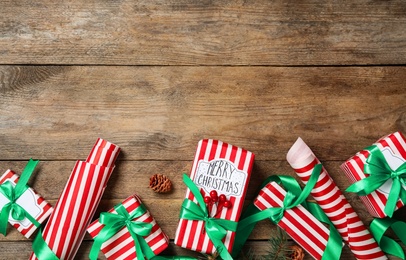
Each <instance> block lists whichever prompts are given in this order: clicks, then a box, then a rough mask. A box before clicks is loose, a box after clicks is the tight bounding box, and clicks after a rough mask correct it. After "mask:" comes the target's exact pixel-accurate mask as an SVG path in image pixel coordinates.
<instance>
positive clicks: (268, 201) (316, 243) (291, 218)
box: [254, 182, 330, 259]
mask: <svg viewBox="0 0 406 260" xmlns="http://www.w3.org/2000/svg"><path fill="white" fill-rule="evenodd" d="M285 196H286V191H285V190H284V189H283V188H282V187H281V186H280V185H278V184H277V183H276V182H270V183H268V184H267V185H265V187H264V188H262V190H261V191H260V192H259V194H258V196H257V198H256V199H255V200H254V205H255V206H256V207H257V208H258V209H259V210H261V211H262V210H265V209H268V208H275V207H282V206H283V200H284V198H285ZM278 226H279V227H281V228H282V229H283V230H285V231H286V233H287V234H289V236H290V237H291V238H292V239H293V240H295V241H296V243H298V244H299V245H300V246H301V247H302V248H303V249H305V250H306V251H307V252H308V253H309V254H310V255H311V256H312V257H313V258H315V259H321V258H322V256H323V252H324V250H325V249H326V245H327V241H328V239H329V236H330V230H329V229H328V228H327V227H325V226H324V225H323V224H322V223H321V222H320V221H319V220H317V219H316V218H315V217H314V216H313V215H312V214H311V213H310V212H309V211H308V210H307V209H305V208H304V207H303V206H302V205H298V206H297V207H295V208H292V209H288V210H286V211H285V212H284V215H283V218H282V219H281V220H280V221H279V223H278Z"/></svg>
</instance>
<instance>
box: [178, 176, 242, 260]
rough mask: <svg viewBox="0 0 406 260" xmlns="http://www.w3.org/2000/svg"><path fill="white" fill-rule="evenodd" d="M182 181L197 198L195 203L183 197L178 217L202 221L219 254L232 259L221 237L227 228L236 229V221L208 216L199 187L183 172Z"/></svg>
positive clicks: (229, 259) (224, 259)
mask: <svg viewBox="0 0 406 260" xmlns="http://www.w3.org/2000/svg"><path fill="white" fill-rule="evenodd" d="M183 182H184V183H185V184H186V186H187V187H188V188H189V189H190V191H191V192H192V193H193V195H194V197H195V198H196V200H197V204H196V203H194V202H193V201H191V200H189V199H185V200H184V201H183V203H182V208H181V211H180V218H181V219H187V220H198V221H204V224H205V225H204V228H205V231H206V233H207V235H208V236H209V238H210V240H211V241H212V243H213V245H214V246H215V248H216V250H217V252H218V253H219V254H220V256H221V258H222V259H223V260H232V259H233V258H232V257H231V255H230V253H229V252H228V250H227V248H226V247H225V246H224V244H223V242H222V239H223V238H224V237H225V236H226V234H227V230H229V231H236V230H237V222H235V221H231V220H226V219H218V218H212V217H210V216H209V214H208V210H207V208H206V204H205V203H204V199H203V196H202V194H201V193H200V191H199V188H197V186H196V185H195V184H194V183H193V181H192V180H191V179H190V178H189V177H188V176H187V175H186V174H183Z"/></svg>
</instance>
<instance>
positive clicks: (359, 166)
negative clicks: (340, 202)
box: [341, 132, 406, 218]
mask: <svg viewBox="0 0 406 260" xmlns="http://www.w3.org/2000/svg"><path fill="white" fill-rule="evenodd" d="M341 169H342V170H343V171H344V172H345V174H346V175H347V177H348V178H349V179H350V181H351V183H353V184H352V185H351V186H350V187H348V189H347V191H349V192H356V193H357V194H359V195H360V198H361V200H362V202H363V203H364V204H365V206H366V208H367V209H368V211H369V213H370V214H371V215H372V216H374V217H378V218H383V217H386V216H389V217H392V215H393V213H394V211H396V210H397V209H399V208H400V207H402V206H403V205H404V204H405V203H406V183H405V181H406V139H405V137H404V136H403V134H402V133H400V132H395V133H393V134H390V135H388V136H385V137H383V138H381V139H380V140H378V141H377V142H376V143H374V144H373V145H372V146H370V147H368V148H365V149H364V150H362V151H360V152H358V153H357V154H356V155H355V156H353V157H351V158H350V159H348V160H347V161H346V162H345V163H344V164H342V165H341Z"/></svg>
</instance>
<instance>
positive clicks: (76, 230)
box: [30, 138, 120, 259]
mask: <svg viewBox="0 0 406 260" xmlns="http://www.w3.org/2000/svg"><path fill="white" fill-rule="evenodd" d="M119 152H120V148H119V147H118V146H116V145H114V144H112V143H110V142H107V141H105V140H103V139H100V138H99V139H98V140H97V142H96V144H95V146H94V147H93V149H92V151H91V153H90V154H89V157H88V158H87V159H86V161H84V162H83V161H77V162H76V164H75V167H74V168H73V171H72V173H71V175H70V177H69V179H68V182H67V184H66V186H65V188H64V189H63V191H62V194H61V196H60V197H59V199H58V201H57V202H56V205H55V208H54V212H53V213H52V215H51V217H50V218H49V221H48V223H47V224H46V226H45V228H44V231H43V238H44V240H45V242H46V243H47V244H48V247H49V248H50V249H51V250H52V251H53V252H54V253H55V254H56V256H57V257H58V258H59V259H73V258H74V256H75V254H76V252H77V250H78V248H79V246H80V243H81V242H82V240H83V237H84V235H85V233H86V228H87V226H88V225H89V223H90V221H91V219H92V217H93V215H94V213H95V211H96V208H97V206H98V205H99V202H100V200H101V197H102V195H103V192H104V189H105V188H106V185H107V181H108V180H109V178H110V175H111V173H112V171H113V169H114V162H115V160H116V158H117V156H118V154H119ZM30 259H37V257H36V256H35V254H34V253H33V254H32V255H31V257H30Z"/></svg>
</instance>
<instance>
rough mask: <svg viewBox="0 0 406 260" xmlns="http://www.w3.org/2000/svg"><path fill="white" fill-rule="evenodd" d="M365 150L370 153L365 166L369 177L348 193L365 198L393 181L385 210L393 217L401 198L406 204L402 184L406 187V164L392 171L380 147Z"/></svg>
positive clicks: (353, 186) (356, 184)
mask: <svg viewBox="0 0 406 260" xmlns="http://www.w3.org/2000/svg"><path fill="white" fill-rule="evenodd" d="M365 150H368V151H369V153H370V154H369V156H368V158H367V160H366V163H365V165H364V172H365V173H366V174H369V176H368V177H366V178H364V179H362V180H360V181H357V182H355V183H353V184H352V185H351V186H349V187H348V188H347V190H346V191H349V192H355V193H357V194H358V195H360V196H365V195H368V194H370V193H372V192H374V191H376V190H377V189H379V188H380V187H381V186H382V185H383V184H384V183H385V182H386V181H388V180H389V179H392V181H393V183H392V187H391V190H390V192H389V196H388V201H387V203H386V205H385V209H384V212H385V213H386V215H388V216H389V217H392V215H393V212H394V211H395V208H396V203H397V201H398V200H399V197H400V198H401V199H402V201H404V202H405V203H406V191H405V190H404V189H403V187H402V184H403V185H406V162H405V163H403V164H402V165H401V166H399V167H398V168H397V169H396V170H392V168H391V167H390V166H389V164H388V162H387V161H386V159H385V156H384V155H383V154H382V152H381V150H380V149H379V147H378V146H376V145H373V146H370V147H368V148H366V149H365Z"/></svg>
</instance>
